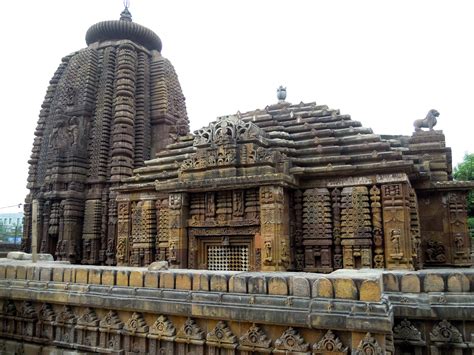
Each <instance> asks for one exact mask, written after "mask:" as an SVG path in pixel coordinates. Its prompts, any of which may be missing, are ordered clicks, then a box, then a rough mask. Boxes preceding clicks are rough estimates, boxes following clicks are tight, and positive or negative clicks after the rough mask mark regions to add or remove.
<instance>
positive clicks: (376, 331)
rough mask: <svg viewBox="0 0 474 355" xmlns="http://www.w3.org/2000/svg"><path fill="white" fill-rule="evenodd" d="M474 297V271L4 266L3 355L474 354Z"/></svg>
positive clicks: (0, 276) (0, 265)
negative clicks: (20, 354)
mask: <svg viewBox="0 0 474 355" xmlns="http://www.w3.org/2000/svg"><path fill="white" fill-rule="evenodd" d="M473 290H474V270H472V269H439V270H424V271H418V272H395V271H390V272H386V271H382V270H377V271H375V270H339V271H336V272H333V273H331V274H324V275H323V274H314V273H287V272H285V273H280V272H274V273H245V272H212V271H202V270H177V269H174V270H162V271H149V270H148V269H146V268H134V267H119V268H118V267H100V266H87V267H83V266H78V265H69V264H64V263H57V262H40V263H36V264H34V263H32V262H31V261H29V260H26V261H25V260H11V259H0V298H1V301H2V303H3V306H2V311H1V314H0V337H1V338H2V341H1V342H0V344H3V345H0V350H2V349H3V350H2V351H3V352H4V353H8V351H7V350H6V349H7V348H9V349H11V348H12V347H18V349H19V348H21V349H22V351H24V352H25V353H31V354H37V353H40V351H42V350H41V349H42V348H43V347H44V349H49V350H47V351H50V349H51V347H54V348H57V349H60V350H57V351H62V352H58V353H63V352H64V351H65V350H68V349H69V350H70V351H85V352H93V353H94V352H95V353H113V354H128V353H141V354H187V353H193V354H218V353H219V352H218V350H221V352H220V354H251V353H252V352H253V353H274V354H280V353H281V354H348V353H352V354H363V353H364V351H366V349H371V350H373V351H374V352H373V354H385V353H403V352H401V351H402V350H403V349H414V350H413V351H415V352H413V353H415V354H422V353H427V352H426V351H428V349H429V353H432V354H436V353H440V354H448V353H453V354H465V353H466V352H465V351H467V349H469V351H472V353H474V339H473V338H472V334H473V333H474V322H473V320H474V292H473ZM331 347H332V349H339V350H337V351H336V352H330V349H331ZM448 348H449V350H448ZM18 349H16V350H15V352H16V351H19V350H18ZM32 349H34V350H32ZM61 349H62V350H61ZM471 349H472V350H471ZM10 351H11V350H10ZM45 351H46V350H45ZM55 351H56V350H55ZM160 351H161V352H160ZM463 351H464V352H463ZM64 353H65V354H66V353H67V352H64ZM469 353H471V352H469Z"/></svg>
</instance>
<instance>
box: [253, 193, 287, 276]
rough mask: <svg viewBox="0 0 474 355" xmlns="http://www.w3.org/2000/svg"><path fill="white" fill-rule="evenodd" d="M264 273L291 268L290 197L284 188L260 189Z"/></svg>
mask: <svg viewBox="0 0 474 355" xmlns="http://www.w3.org/2000/svg"><path fill="white" fill-rule="evenodd" d="M260 220H261V236H262V242H263V245H262V271H285V270H287V269H288V267H289V263H290V252H289V245H290V241H289V211H288V196H286V195H285V192H284V190H283V188H282V187H279V186H262V187H260Z"/></svg>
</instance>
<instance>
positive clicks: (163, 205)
mask: <svg viewBox="0 0 474 355" xmlns="http://www.w3.org/2000/svg"><path fill="white" fill-rule="evenodd" d="M156 233H157V234H156V246H155V250H156V257H155V259H156V260H157V261H165V260H168V248H169V238H170V231H169V209H168V199H160V200H158V201H156Z"/></svg>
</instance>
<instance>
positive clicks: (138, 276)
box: [129, 271, 144, 287]
mask: <svg viewBox="0 0 474 355" xmlns="http://www.w3.org/2000/svg"><path fill="white" fill-rule="evenodd" d="M143 277H144V272H143V271H132V272H130V281H129V285H130V286H131V287H143Z"/></svg>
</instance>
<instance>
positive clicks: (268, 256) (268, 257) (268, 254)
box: [263, 240, 273, 263]
mask: <svg viewBox="0 0 474 355" xmlns="http://www.w3.org/2000/svg"><path fill="white" fill-rule="evenodd" d="M264 249H265V251H264V254H263V255H264V257H263V261H264V262H267V263H271V262H272V260H273V257H272V242H271V241H270V240H267V241H266V242H265V244H264Z"/></svg>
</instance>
